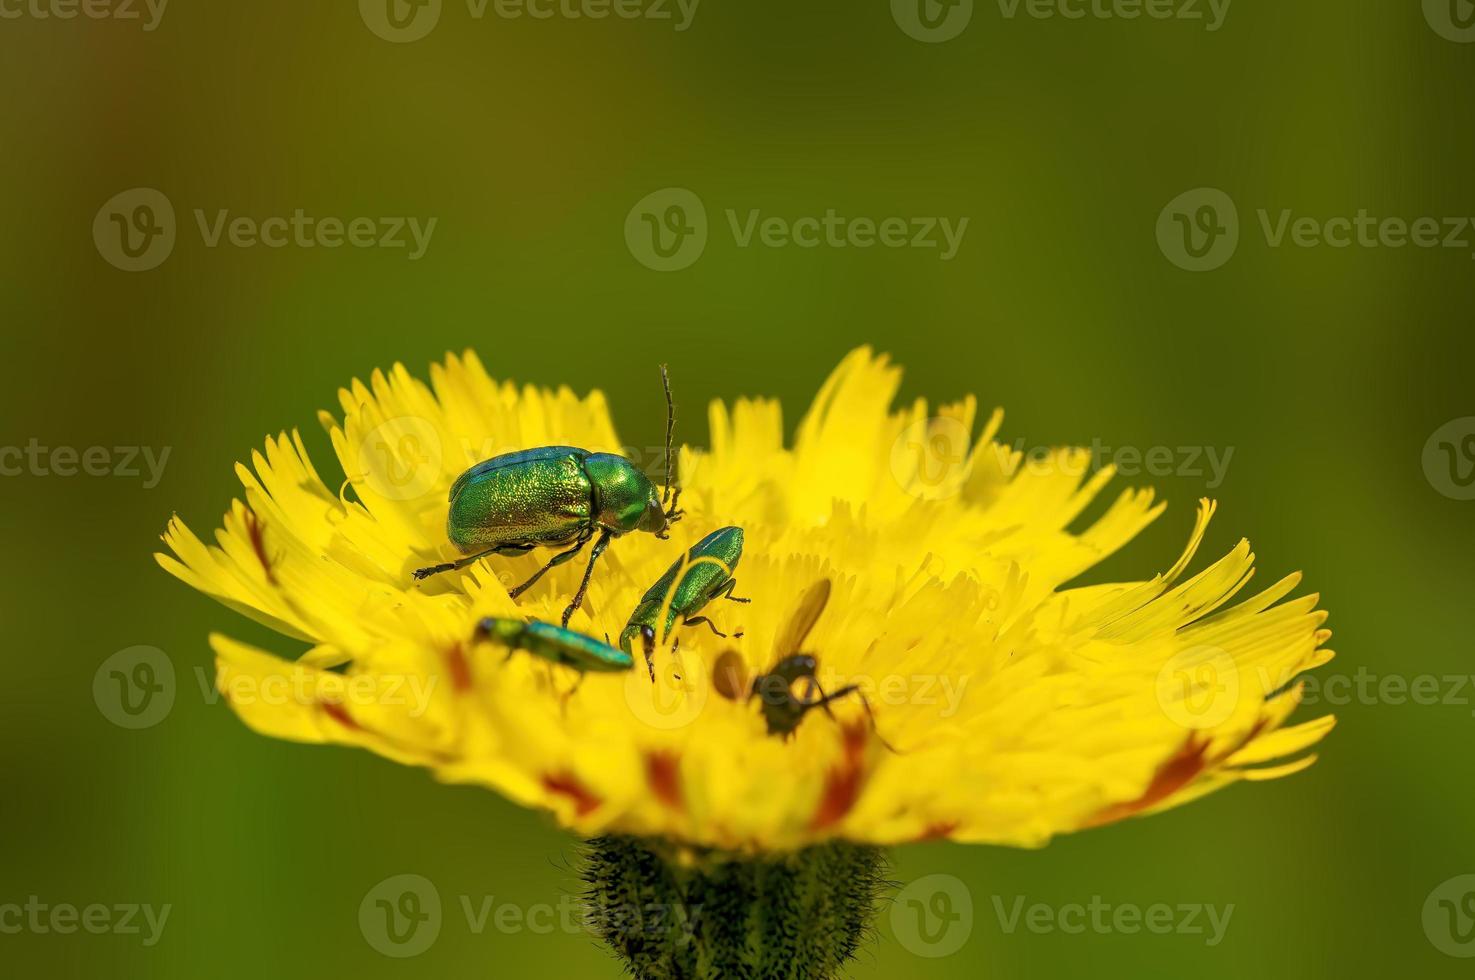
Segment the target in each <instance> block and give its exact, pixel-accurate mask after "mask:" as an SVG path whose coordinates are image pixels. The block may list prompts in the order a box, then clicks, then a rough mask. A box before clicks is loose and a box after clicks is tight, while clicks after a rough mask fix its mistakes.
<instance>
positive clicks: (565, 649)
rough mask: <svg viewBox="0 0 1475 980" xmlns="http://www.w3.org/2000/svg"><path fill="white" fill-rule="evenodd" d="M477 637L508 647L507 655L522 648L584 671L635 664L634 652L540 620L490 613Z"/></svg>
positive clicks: (606, 669) (629, 666)
mask: <svg viewBox="0 0 1475 980" xmlns="http://www.w3.org/2000/svg"><path fill="white" fill-rule="evenodd" d="M475 638H476V639H477V640H486V641H489V642H492V643H496V644H498V645H500V646H504V647H507V656H509V657H510V656H512V654H513V653H514V652H516V651H518V650H523V651H525V652H527V653H531V654H532V655H533V656H535V657H542V658H543V659H544V660H547V661H550V662H552V663H555V664H562V665H563V666H565V667H572V668H573V669H574V670H577V671H579V672H580V673H581V674H582V673H587V672H590V671H593V672H599V673H605V672H611V671H618V670H629V669H630V668H631V667H633V666H634V665H635V660H634V658H633V657H631V656H630V654H628V653H626V652H625V651H623V650H620V649H618V648H616V647H612V646H610V645H609V644H608V643H604V642H601V641H600V640H596V639H595V638H594V637H592V636H585V635H584V634H583V633H576V632H574V631H573V630H571V629H566V628H564V627H562V626H554V625H553V624H552V623H542V622H538V621H537V620H533V621H532V622H528V621H526V620H522V619H508V618H504V617H501V616H488V617H486V618H485V619H483V620H481V621H480V622H478V623H477V624H476V634H475Z"/></svg>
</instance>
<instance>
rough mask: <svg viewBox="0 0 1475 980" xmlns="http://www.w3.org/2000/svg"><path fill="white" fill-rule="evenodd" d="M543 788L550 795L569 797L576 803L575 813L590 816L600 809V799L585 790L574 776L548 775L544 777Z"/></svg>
mask: <svg viewBox="0 0 1475 980" xmlns="http://www.w3.org/2000/svg"><path fill="white" fill-rule="evenodd" d="M543 788H544V789H546V790H547V791H548V792H550V793H557V794H559V795H560V796H567V797H568V798H569V799H571V800H573V801H574V812H576V813H577V814H578V815H579V816H581V817H584V816H588V815H589V814H590V813H592V812H594V811H595V810H597V809H598V808H599V797H597V796H595V795H594V794H593V793H591V792H589V791H588V790H587V789H585V788H584V784H583V783H581V782H579V781H578V780H577V779H575V778H574V777H573V776H568V775H552V774H548V775H545V776H544V777H543Z"/></svg>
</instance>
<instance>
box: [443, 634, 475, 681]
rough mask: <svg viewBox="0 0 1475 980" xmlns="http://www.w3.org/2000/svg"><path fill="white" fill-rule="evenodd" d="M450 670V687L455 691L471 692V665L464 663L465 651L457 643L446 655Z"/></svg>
mask: <svg viewBox="0 0 1475 980" xmlns="http://www.w3.org/2000/svg"><path fill="white" fill-rule="evenodd" d="M446 659H447V661H448V662H449V666H450V670H451V687H452V688H453V689H455V690H457V691H469V690H471V665H470V664H468V663H467V662H466V651H465V650H462V649H461V644H459V643H457V644H456V645H455V646H453V647H451V649H450V652H449V653H447V654H446Z"/></svg>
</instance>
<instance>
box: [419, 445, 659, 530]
mask: <svg viewBox="0 0 1475 980" xmlns="http://www.w3.org/2000/svg"><path fill="white" fill-rule="evenodd" d="M450 501H451V506H450V512H449V513H448V514H447V516H446V536H447V537H448V538H450V541H451V544H453V545H455V546H456V548H457V550H459V551H460V552H461V553H462V554H473V553H475V552H484V551H488V550H491V549H499V548H507V549H508V550H509V551H513V550H524V551H525V550H528V549H529V548H533V547H538V546H541V545H557V544H566V543H568V542H571V541H574V540H576V539H579V538H581V537H582V538H587V537H589V536H590V535H592V534H593V533H594V531H595V530H596V529H603V530H607V531H609V532H610V533H611V534H614V535H620V534H626V533H628V532H630V531H645V530H649V531H658V530H661V529H662V528H664V527H665V516H664V513H663V511H662V508H661V502H660V498H659V496H658V495H657V494H656V489H655V485H654V484H652V483H651V482H650V480H649V479H648V478H647V477H646V476H645V474H643V473H641V472H640V471H639V470H637V469H636V468H635V467H634V466H632V465H630V462H629V460H627V459H625V458H624V457H622V456H614V455H611V454H609V453H591V452H589V451H588V450H585V449H577V448H575V447H573V446H544V447H542V448H541V449H528V450H524V451H521V452H515V453H505V454H503V455H501V456H496V457H493V458H492V459H488V460H485V461H484V462H481V463H477V464H476V465H475V466H473V467H471V468H470V469H469V470H467V471H466V472H465V473H462V474H461V476H459V477H458V478H457V479H456V482H455V483H454V484H452V486H451V493H450Z"/></svg>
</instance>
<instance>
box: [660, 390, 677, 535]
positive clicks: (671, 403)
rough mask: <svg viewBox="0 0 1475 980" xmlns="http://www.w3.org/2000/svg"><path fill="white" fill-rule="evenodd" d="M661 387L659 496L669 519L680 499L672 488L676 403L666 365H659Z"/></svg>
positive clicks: (675, 489) (674, 468) (674, 462)
mask: <svg viewBox="0 0 1475 980" xmlns="http://www.w3.org/2000/svg"><path fill="white" fill-rule="evenodd" d="M661 387H663V388H665V389H666V490H665V493H663V494H662V495H661V503H663V504H666V505H667V509H666V513H667V516H668V517H669V516H670V515H671V514H673V513H674V512H675V510H676V501H678V500H680V499H681V489H680V488H679V487H676V488H674V490H673V486H672V484H673V482H674V480H675V471H676V461H675V457H674V454H673V453H672V441H673V439H674V437H675V435H676V401H675V400H674V399H673V398H672V397H671V372H670V371H668V370H667V368H666V365H664V364H662V365H661Z"/></svg>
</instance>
